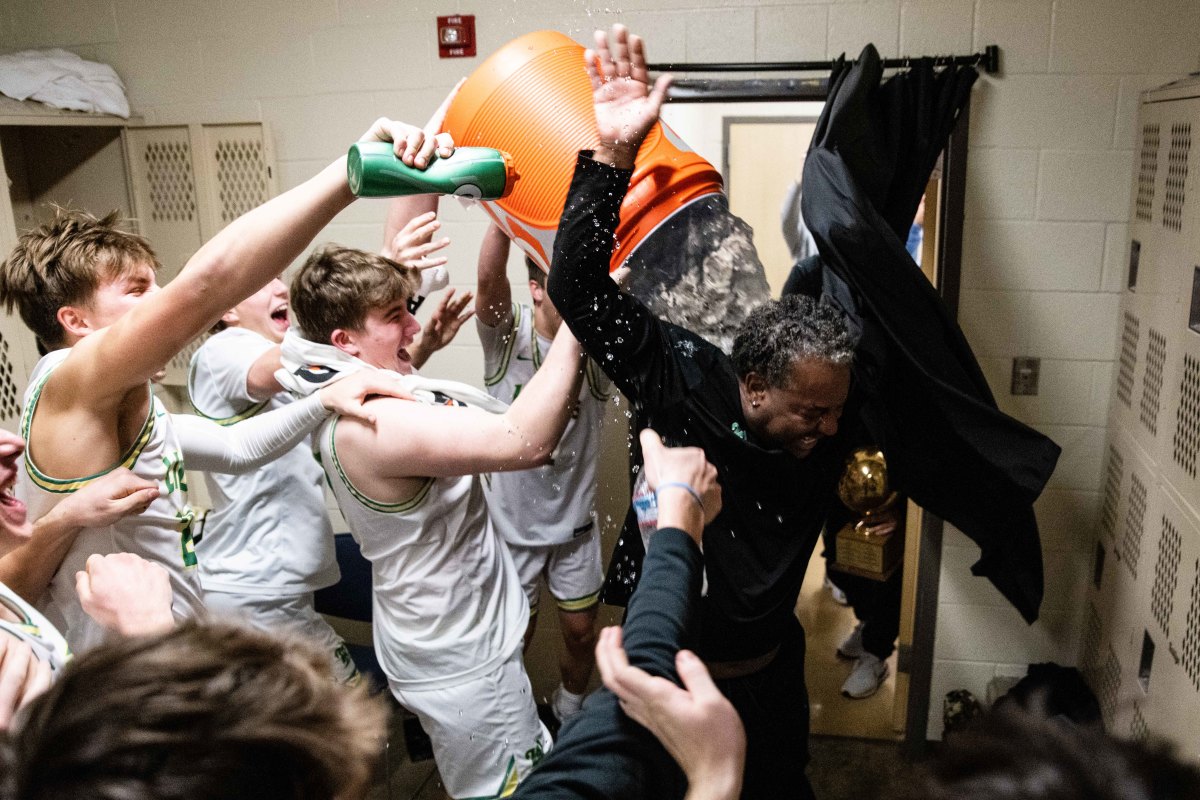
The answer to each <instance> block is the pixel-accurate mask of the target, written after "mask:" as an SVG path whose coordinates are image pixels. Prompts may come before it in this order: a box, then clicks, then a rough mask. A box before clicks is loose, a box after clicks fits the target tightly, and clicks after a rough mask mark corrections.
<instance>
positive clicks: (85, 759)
mask: <svg viewBox="0 0 1200 800" xmlns="http://www.w3.org/2000/svg"><path fill="white" fill-rule="evenodd" d="M386 713H387V711H386V708H385V707H384V706H383V705H382V704H381V703H380V702H378V701H377V700H376V699H373V698H371V697H369V696H368V694H367V692H366V688H365V686H357V687H354V688H347V687H344V686H341V685H339V684H337V683H335V682H334V679H333V675H332V671H331V669H330V667H329V658H328V655H327V654H325V653H322V652H321V651H319V650H317V649H316V648H315V647H313V646H312V645H310V644H308V643H307V642H304V641H300V640H298V639H296V638H282V637H276V636H272V635H269V634H266V633H261V632H258V631H254V630H250V629H249V628H244V627H239V626H234V625H227V624H208V623H205V624H196V623H191V624H187V625H185V626H183V627H180V628H178V629H176V630H173V631H171V632H169V633H166V634H163V635H161V636H154V637H145V638H135V639H123V640H114V641H112V642H110V643H108V644H105V645H103V646H102V647H99V648H97V649H95V650H92V651H90V652H88V653H85V654H83V655H81V656H79V657H77V658H76V659H75V660H74V661H72V662H71V663H70V664H69V665H68V666H67V668H66V669H65V670H64V671H63V674H62V676H61V677H60V679H59V680H58V682H57V683H55V684H54V685H53V686H52V687H51V688H50V690H49V691H47V692H46V694H44V695H42V696H41V697H39V698H37V699H35V700H34V701H33V702H32V703H31V704H30V705H29V706H28V707H27V708H26V709H25V710H24V711H23V712H22V713H21V714H20V715H18V719H17V726H18V727H16V728H15V729H14V730H13V732H12V734H11V738H10V740H9V742H8V743H7V746H6V748H5V749H6V750H7V751H8V752H6V753H5V754H4V758H3V760H2V762H0V763H2V764H3V766H4V767H6V769H5V771H4V777H3V779H2V780H3V784H4V792H3V797H4V798H5V800H67V798H88V799H89V800H134V799H135V798H136V799H137V800H141V799H142V798H146V800H152V799H153V800H158V799H159V798H163V799H167V798H169V799H170V800H193V799H195V800H201V799H202V798H203V800H208V799H209V798H222V800H259V799H260V798H272V800H293V799H294V800H329V799H330V798H335V797H351V796H357V794H358V793H360V792H362V791H363V790H365V788H366V786H367V783H368V781H369V779H370V775H371V768H372V766H373V764H374V762H375V760H376V758H377V757H378V754H379V751H380V748H381V747H382V742H383V734H384V723H385V719H386Z"/></svg>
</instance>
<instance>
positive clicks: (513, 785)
mask: <svg viewBox="0 0 1200 800" xmlns="http://www.w3.org/2000/svg"><path fill="white" fill-rule="evenodd" d="M520 782H521V776H520V775H518V774H517V758H516V756H509V757H508V766H507V767H505V769H504V780H502V781H500V790H499V791H497V792H496V793H495V794H481V795H479V796H478V797H464V798H463V800H500V798H504V797H512V795H513V793H514V792H515V791H517V784H518V783H520Z"/></svg>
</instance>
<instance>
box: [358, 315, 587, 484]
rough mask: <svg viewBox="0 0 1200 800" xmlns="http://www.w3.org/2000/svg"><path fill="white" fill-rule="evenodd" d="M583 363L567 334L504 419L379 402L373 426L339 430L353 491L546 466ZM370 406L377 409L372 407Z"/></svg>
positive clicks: (568, 414) (562, 333) (571, 405)
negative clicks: (387, 482)
mask: <svg viewBox="0 0 1200 800" xmlns="http://www.w3.org/2000/svg"><path fill="white" fill-rule="evenodd" d="M582 362H583V357H582V353H581V351H580V349H579V345H578V343H577V342H576V341H575V337H574V336H572V335H571V332H570V330H569V329H568V328H566V326H563V327H561V328H560V329H559V332H558V334H557V336H555V339H554V344H553V346H552V347H551V348H550V352H549V354H547V356H546V360H545V361H544V362H543V363H542V366H541V368H540V369H538V371H537V373H536V374H535V375H534V377H533V379H532V380H530V382H529V384H528V385H527V386H526V387H525V388H524V390H522V391H521V394H520V395H519V396H518V397H517V399H516V400H514V401H513V404H512V405H511V406H509V408H508V410H507V411H506V412H505V413H503V414H490V413H487V412H486V411H482V410H480V409H476V408H462V407H451V406H431V405H425V404H422V403H412V402H402V401H395V400H386V399H385V400H379V401H377V403H376V404H377V406H378V410H377V413H376V416H377V417H378V422H377V424H376V425H375V426H374V427H373V428H372V427H368V426H365V425H362V424H360V423H358V422H357V421H348V420H342V421H340V422H339V423H338V428H337V436H338V440H337V444H338V447H339V449H341V448H343V447H345V448H346V449H347V450H348V451H352V452H353V453H354V454H355V455H354V458H353V460H352V463H347V464H345V465H344V466H345V467H346V469H347V471H348V472H349V474H350V477H351V478H352V479H353V480H354V482H355V484H356V485H360V486H365V485H367V483H368V482H372V481H374V480H377V479H380V478H382V479H397V478H422V477H442V476H448V475H471V474H475V473H480V472H495V471H504V470H518V469H528V468H530V467H535V466H539V465H541V464H545V463H547V462H548V461H549V459H550V457H551V454H552V453H553V451H554V448H555V447H556V446H557V445H558V440H559V439H560V438H561V437H562V433H563V430H565V429H566V426H567V422H568V421H569V420H570V419H571V414H572V411H573V409H574V405H575V403H576V398H578V396H579V385H580V379H581V377H582V374H583V363H582ZM373 405H375V404H373Z"/></svg>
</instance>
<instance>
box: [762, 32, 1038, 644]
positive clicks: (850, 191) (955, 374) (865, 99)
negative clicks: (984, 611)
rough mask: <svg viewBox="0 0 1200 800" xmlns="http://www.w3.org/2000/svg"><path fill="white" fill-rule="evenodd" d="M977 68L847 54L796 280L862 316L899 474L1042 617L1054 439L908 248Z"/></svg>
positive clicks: (871, 372) (864, 388) (874, 401)
mask: <svg viewBox="0 0 1200 800" xmlns="http://www.w3.org/2000/svg"><path fill="white" fill-rule="evenodd" d="M977 76H978V74H977V72H976V70H975V69H974V68H973V67H954V66H951V67H946V68H944V69H941V70H940V71H936V72H935V70H934V68H933V64H932V62H931V61H930V60H928V59H922V60H918V61H916V62H915V63H914V64H913V66H912V68H911V69H909V70H906V71H904V72H902V73H899V74H897V75H894V76H892V77H890V78H888V79H887V80H886V81H884V80H882V77H883V69H882V65H881V63H880V59H879V54H878V52H876V50H875V48H874V46H872V45H868V46H867V47H866V48H865V49H864V50H863V52H862V55H861V56H860V57H859V59H858V61H856V62H854V63H852V64H848V63H847V62H846V61H845V59H844V58H842V59H839V61H838V62H837V63H836V64H835V66H834V69H833V73H832V75H831V77H830V79H829V98H828V100H827V102H826V105H825V110H824V111H823V112H822V114H821V117H820V119H819V120H818V122H817V128H816V132H815V133H814V135H813V141H812V145H811V147H810V149H809V152H808V157H807V159H806V161H805V165H804V175H803V183H802V192H803V195H802V200H801V202H802V210H803V214H804V221H805V224H806V225H807V226H808V228H809V230H810V231H811V232H812V234H813V238H814V239H815V240H816V242H817V246H818V250H819V252H820V256H819V257H816V258H813V259H809V260H807V261H806V262H802V263H801V264H798V265H797V266H796V267H795V268H794V270H793V274H792V276H791V278H790V279H789V282H788V287H787V288H786V289H785V293H786V292H788V291H793V292H794V291H802V292H806V293H811V294H819V295H821V296H824V297H825V298H827V299H828V300H829V301H830V302H833V303H836V304H837V305H839V306H841V307H842V308H843V309H844V310H845V311H846V312H847V313H849V314H850V315H851V318H852V319H853V320H855V321H856V323H857V324H859V325H860V326H861V329H862V334H863V339H862V346H861V347H860V350H859V354H858V357H857V363H856V365H855V387H856V388H855V391H856V392H857V393H858V395H859V398H858V399H859V401H860V402H861V403H862V411H861V414H862V422H863V423H865V425H866V426H867V429H868V430H869V431H870V433H871V435H872V437H873V438H874V440H875V442H876V444H878V445H879V446H880V447H881V448H882V449H883V451H884V453H885V454H886V456H887V459H888V465H889V474H890V475H891V476H892V478H893V480H894V482H895V485H896V488H897V489H898V490H899V491H901V492H903V493H904V494H906V495H908V496H909V497H911V498H912V499H913V500H915V501H916V502H917V503H919V504H920V505H921V506H923V507H925V508H927V509H929V510H930V511H932V512H933V513H935V514H937V515H938V516H940V517H942V518H943V519H945V520H946V521H948V522H950V523H951V524H952V525H954V526H955V527H957V528H958V529H960V530H961V531H962V532H963V533H965V534H966V535H967V536H969V537H971V538H972V539H973V540H974V541H975V542H977V543H978V544H979V546H980V548H981V550H982V556H981V558H980V560H979V561H978V562H977V563H976V564H975V565H974V567H972V571H973V572H974V573H975V574H976V575H983V576H986V577H987V578H988V579H990V580H991V581H992V583H993V584H995V586H996V588H998V589H999V590H1000V591H1001V593H1003V595H1004V596H1005V597H1006V598H1008V600H1009V601H1011V602H1012V604H1013V605H1014V606H1015V607H1016V608H1017V609H1018V610H1019V611H1020V612H1021V614H1022V615H1023V616H1024V617H1025V619H1026V620H1028V621H1030V622H1032V621H1033V620H1035V619H1037V615H1038V609H1039V607H1040V605H1041V600H1042V592H1043V585H1042V555H1041V545H1040V541H1039V538H1038V531H1037V521H1036V519H1035V518H1034V514H1033V502H1034V500H1035V499H1037V497H1038V495H1039V494H1040V493H1041V491H1042V488H1043V487H1044V486H1045V483H1046V481H1047V480H1048V479H1049V477H1050V474H1051V473H1052V472H1053V470H1054V465H1055V463H1056V462H1057V460H1058V455H1059V447H1058V446H1057V445H1056V444H1054V442H1052V441H1050V439H1048V438H1046V437H1045V436H1043V435H1042V434H1040V433H1038V432H1037V431H1034V430H1033V429H1032V428H1029V427H1028V426H1026V425H1024V424H1022V423H1020V422H1018V421H1017V420H1015V419H1013V418H1011V417H1009V416H1007V415H1005V414H1003V413H1002V412H1000V411H999V409H997V407H996V403H995V400H994V398H993V397H992V393H991V391H990V389H989V388H988V385H987V382H986V380H985V379H984V377H983V373H982V371H981V370H980V368H979V364H978V362H977V361H976V360H975V356H974V354H973V353H972V352H971V348H970V345H968V344H967V341H966V339H965V338H964V336H963V334H962V331H961V329H960V328H959V327H958V324H957V323H956V322H955V320H954V319H953V317H952V316H951V314H950V312H949V310H948V309H947V307H946V305H945V304H944V303H943V301H942V300H941V298H940V297H939V296H938V294H937V292H936V291H935V290H934V288H933V287H932V286H931V285H930V284H929V282H928V281H927V280H926V279H925V277H924V275H923V274H922V273H921V271H920V269H919V268H918V267H917V265H916V264H915V263H914V262H913V260H912V258H911V257H909V255H908V252H907V251H906V250H905V241H906V238H907V235H908V231H909V228H910V226H911V225H912V221H913V216H914V215H915V213H916V210H917V206H918V205H919V203H920V200H921V196H922V194H923V193H924V191H925V186H926V183H927V182H928V179H929V175H930V173H931V172H932V170H933V167H934V165H935V163H936V161H937V158H938V154H939V153H940V152H941V151H942V149H943V148H944V146H945V144H946V141H947V139H948V138H949V135H950V132H951V130H952V129H953V126H954V122H955V120H956V118H957V116H958V113H959V111H960V110H961V109H962V108H963V106H964V105H965V104H966V103H967V102H968V101H969V99H970V92H971V86H972V84H973V83H974V82H975V79H976V77H977Z"/></svg>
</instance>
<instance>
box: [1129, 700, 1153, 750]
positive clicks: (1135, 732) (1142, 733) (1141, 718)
mask: <svg viewBox="0 0 1200 800" xmlns="http://www.w3.org/2000/svg"><path fill="white" fill-rule="evenodd" d="M1129 738H1130V739H1132V740H1133V741H1135V742H1139V743H1143V742H1145V741H1146V740H1147V739H1149V738H1150V727H1149V726H1148V725H1146V716H1145V715H1144V714H1143V713H1142V707H1141V706H1138V705H1135V706H1134V707H1133V719H1131V720H1130V721H1129Z"/></svg>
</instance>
